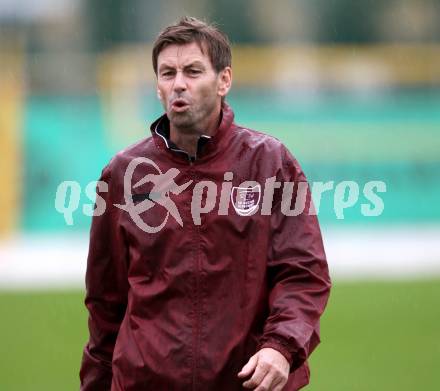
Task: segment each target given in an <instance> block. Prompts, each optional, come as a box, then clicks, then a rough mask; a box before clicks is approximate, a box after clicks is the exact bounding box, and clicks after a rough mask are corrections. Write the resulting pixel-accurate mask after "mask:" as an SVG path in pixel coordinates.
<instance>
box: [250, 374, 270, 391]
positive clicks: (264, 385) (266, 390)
mask: <svg viewBox="0 0 440 391" xmlns="http://www.w3.org/2000/svg"><path fill="white" fill-rule="evenodd" d="M273 382H274V376H273V374H272V373H271V372H268V373H267V374H266V376H265V377H264V378H263V380H262V381H261V383H260V384H259V385H258V387H257V388H255V389H254V391H272V390H273V388H272V387H273Z"/></svg>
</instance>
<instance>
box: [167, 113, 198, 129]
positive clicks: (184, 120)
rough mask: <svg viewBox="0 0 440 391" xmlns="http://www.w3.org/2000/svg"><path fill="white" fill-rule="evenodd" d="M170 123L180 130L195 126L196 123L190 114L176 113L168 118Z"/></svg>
mask: <svg viewBox="0 0 440 391" xmlns="http://www.w3.org/2000/svg"><path fill="white" fill-rule="evenodd" d="M168 118H169V120H170V123H172V124H173V125H174V126H176V127H179V128H188V127H192V126H193V125H194V121H193V119H192V117H191V115H189V114H188V113H175V114H172V115H169V116H168Z"/></svg>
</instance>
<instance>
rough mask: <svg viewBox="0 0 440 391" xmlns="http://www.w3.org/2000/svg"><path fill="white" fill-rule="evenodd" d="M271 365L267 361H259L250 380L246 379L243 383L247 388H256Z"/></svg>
mask: <svg viewBox="0 0 440 391" xmlns="http://www.w3.org/2000/svg"><path fill="white" fill-rule="evenodd" d="M269 369H270V367H269V365H268V364H266V363H261V362H259V363H258V364H257V367H256V368H255V371H254V374H253V375H252V377H251V378H250V379H249V380H246V381H245V382H244V383H243V387H245V388H255V387H257V386H258V385H260V383H261V382H262V381H263V379H264V377H265V376H266V374H267V373H268V372H269Z"/></svg>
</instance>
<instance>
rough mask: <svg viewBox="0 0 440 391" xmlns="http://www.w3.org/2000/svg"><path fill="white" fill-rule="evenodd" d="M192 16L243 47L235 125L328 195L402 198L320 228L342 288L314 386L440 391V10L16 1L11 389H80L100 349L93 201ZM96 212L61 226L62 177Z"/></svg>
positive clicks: (2, 299)
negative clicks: (87, 295) (93, 305)
mask: <svg viewBox="0 0 440 391" xmlns="http://www.w3.org/2000/svg"><path fill="white" fill-rule="evenodd" d="M182 15H193V16H196V17H199V18H202V19H206V20H208V21H215V22H217V23H218V25H219V26H220V27H221V28H222V29H223V30H224V31H225V32H226V33H227V34H228V35H229V37H230V39H231V42H232V44H233V72H234V81H233V88H232V91H231V93H230V95H229V96H228V102H229V103H230V104H231V106H232V107H233V109H234V111H235V115H236V122H237V123H239V124H242V125H244V126H247V127H250V128H254V129H257V130H261V131H264V132H267V133H270V134H273V135H274V136H276V137H278V138H279V139H280V140H282V141H283V142H284V143H285V144H286V145H287V146H288V148H289V149H290V151H291V152H292V153H293V154H294V155H295V156H296V157H297V158H298V160H299V161H300V163H301V165H302V166H303V168H304V170H305V173H306V175H307V176H308V178H309V180H310V181H323V182H326V181H334V182H335V183H339V182H341V181H344V180H348V181H355V182H357V183H358V184H359V186H360V188H361V189H362V188H363V186H364V185H365V183H367V182H369V181H372V180H377V181H383V182H385V183H386V187H387V191H386V193H383V194H381V197H382V199H383V201H384V205H385V207H384V211H383V213H382V214H381V215H380V216H376V217H366V216H363V215H362V213H361V204H362V203H365V202H367V200H366V199H365V198H364V197H363V195H362V191H361V197H360V199H359V201H358V202H357V203H356V204H355V205H354V206H353V207H351V208H348V209H347V210H346V211H345V214H344V219H338V218H337V216H336V214H335V210H334V199H333V195H334V192H328V193H325V194H324V195H323V199H322V202H321V210H320V213H319V219H320V222H321V226H322V228H323V232H324V240H325V245H326V250H327V254H328V259H329V264H330V268H331V273H332V277H333V280H334V289H333V291H332V295H331V299H330V302H329V306H328V309H327V311H326V313H325V315H324V317H323V320H322V344H321V345H320V346H319V347H318V349H317V351H316V352H315V353H314V354H313V355H312V359H311V364H312V381H311V385H310V386H309V387H308V388H307V389H309V390H325V391H331V390H338V391H341V390H347V391H354V390H408V391H409V390H414V389H421V390H437V389H438V388H439V386H440V380H439V379H438V377H437V376H436V371H435V370H436V368H438V367H439V366H440V328H439V327H438V322H439V321H440V310H439V308H440V306H439V305H438V303H439V300H440V24H439V23H438V20H439V15H440V1H439V0H369V1H367V0H360V1H349V0H313V1H310V0H297V1H288V0H279V1H277V2H267V1H264V0H253V1H246V0H235V1H232V0H224V1H217V2H215V1H213V0H185V1H174V0H166V1H161V2H155V1H152V0H125V1H122V0H109V1H100V0H89V1H86V0H58V1H56V0H42V1H38V2H31V1H26V0H25V1H21V2H18V1H15V2H13V1H10V0H0V159H1V160H0V183H2V185H3V186H2V190H1V191H0V208H1V210H2V213H1V214H0V310H1V311H2V314H4V315H3V322H1V325H0V335H1V337H2V341H3V342H2V344H1V347H0V351H1V353H2V354H1V355H0V357H1V358H0V390H7V391H9V390H10V391H15V390H20V391H24V390H74V389H78V387H79V378H78V370H79V365H80V360H81V351H82V348H83V346H84V344H85V343H86V341H87V322H86V320H87V314H86V311H85V307H84V305H83V298H84V288H83V278H84V271H85V258H86V255H87V245H88V229H89V226H90V218H89V217H87V216H84V215H83V214H82V213H81V206H82V205H83V204H84V203H89V202H90V200H88V199H87V197H86V196H85V193H84V189H85V186H86V185H87V183H89V182H90V181H92V180H97V179H98V177H99V174H100V172H101V169H102V168H103V166H104V165H105V164H106V163H107V162H108V160H109V159H110V158H111V156H112V155H113V154H114V153H115V152H116V151H118V150H120V149H122V148H124V147H125V146H127V145H129V144H131V143H133V142H135V141H137V140H139V139H141V138H143V137H148V136H149V133H150V131H149V128H148V126H149V123H151V122H152V121H153V120H154V119H155V118H156V117H157V116H158V115H160V114H161V113H162V109H161V106H160V104H159V102H158V101H157V99H156V94H155V88H154V83H155V79H154V73H153V71H152V68H151V59H150V53H151V52H150V51H151V43H152V41H153V40H154V37H155V36H156V35H157V34H158V32H159V31H160V30H161V29H162V28H163V27H164V26H166V25H167V24H168V23H171V22H174V21H175V20H176V19H178V18H179V17H180V16H182ZM66 180H70V181H77V182H78V183H79V184H80V186H81V189H82V194H81V199H80V204H79V205H80V208H79V209H78V210H77V211H76V212H75V213H74V214H73V218H74V224H73V225H72V226H70V225H67V224H66V222H65V220H64V217H63V215H61V214H59V213H58V212H57V211H56V210H55V206H54V200H55V194H56V190H57V187H58V185H59V184H60V183H61V182H62V181H66Z"/></svg>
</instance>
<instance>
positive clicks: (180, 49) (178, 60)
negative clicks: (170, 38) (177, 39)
mask: <svg viewBox="0 0 440 391" xmlns="http://www.w3.org/2000/svg"><path fill="white" fill-rule="evenodd" d="M194 61H200V62H202V63H205V64H207V65H208V64H210V59H209V56H208V53H207V50H206V48H203V52H202V50H201V48H200V46H199V45H198V43H197V42H191V43H188V44H184V45H177V44H171V45H168V46H166V47H165V48H164V49H162V50H161V51H160V53H159V55H158V56H157V65H158V67H160V66H161V65H162V64H163V65H165V64H166V65H180V64H186V63H190V62H194Z"/></svg>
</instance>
